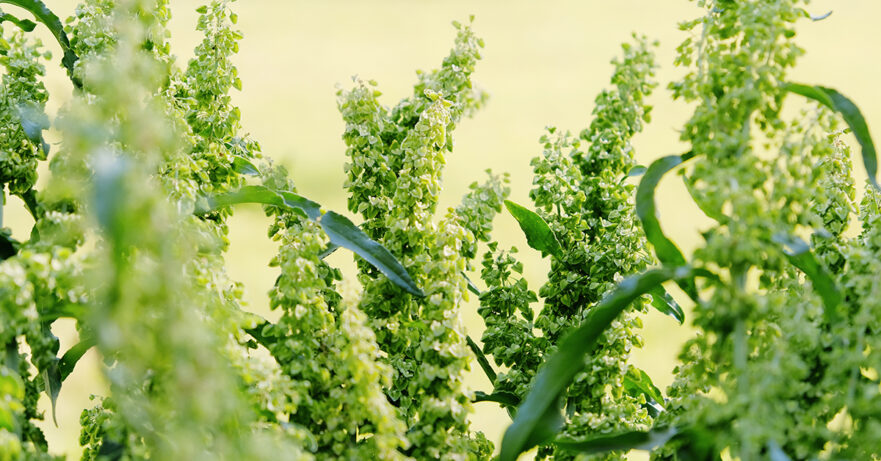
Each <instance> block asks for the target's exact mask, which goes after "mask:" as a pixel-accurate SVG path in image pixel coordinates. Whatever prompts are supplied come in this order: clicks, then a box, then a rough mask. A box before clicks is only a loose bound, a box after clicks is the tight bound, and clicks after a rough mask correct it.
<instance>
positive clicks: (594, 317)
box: [500, 267, 693, 461]
mask: <svg viewBox="0 0 881 461" xmlns="http://www.w3.org/2000/svg"><path fill="white" fill-rule="evenodd" d="M692 274H693V272H692V271H691V270H690V269H688V268H671V267H663V268H659V269H652V270H649V271H647V272H645V273H643V274H640V275H636V276H633V277H628V278H626V279H624V280H623V281H622V282H621V283H620V284H618V287H617V288H616V289H615V291H613V292H611V293H609V294H608V295H607V296H606V297H605V298H603V300H602V301H600V302H599V304H597V305H596V306H594V307H593V308H591V309H590V311H589V312H588V314H587V317H586V318H585V320H584V321H583V322H582V323H581V325H580V326H579V327H578V328H576V329H575V330H573V331H572V332H570V333H569V334H567V335H566V336H565V337H564V338H563V339H562V341H560V347H559V348H558V350H557V352H556V353H555V354H554V355H552V356H551V357H550V358H549V359H548V360H547V362H545V364H544V366H542V368H541V369H540V370H539V372H538V375H537V376H536V377H535V380H534V381H533V386H532V389H531V390H530V392H529V394H528V395H527V397H526V399H525V401H524V402H523V404H522V405H521V406H520V408H519V409H518V410H517V416H516V417H515V418H514V422H513V423H512V424H511V426H510V427H508V429H507V431H505V436H504V439H503V440H502V449H501V455H500V459H501V461H514V460H515V459H517V457H518V456H519V455H520V454H521V453H523V452H524V451H526V450H528V449H530V448H532V447H533V446H535V445H537V444H539V443H544V442H546V441H548V440H550V438H551V437H552V436H553V432H551V433H550V434H548V431H547V430H546V429H547V428H546V427H544V426H546V425H547V423H546V421H547V419H548V413H549V412H551V411H552V409H553V408H554V407H555V404H557V403H558V402H559V400H560V398H561V396H562V394H563V392H564V391H565V389H566V388H567V387H568V386H569V384H570V383H571V382H572V380H573V379H574V378H575V376H576V375H577V374H578V373H579V372H581V371H582V370H583V368H584V358H585V356H586V355H587V354H590V353H591V352H593V350H594V348H595V347H596V344H597V341H598V340H599V338H600V336H601V335H602V333H603V331H605V329H606V328H608V326H609V325H610V324H611V323H612V321H613V320H615V318H616V317H618V314H620V313H621V311H623V310H624V309H625V308H626V307H627V306H629V305H630V303H632V302H633V301H634V300H635V299H637V298H638V297H640V296H642V295H644V294H646V293H648V292H649V291H651V290H652V289H653V288H655V287H657V286H659V285H660V284H662V283H663V282H666V281H667V280H671V279H674V278H685V277H690V276H692ZM556 412H557V413H559V410H556ZM557 429H559V428H557ZM554 432H555V431H554ZM538 433H541V434H542V436H540V437H537V436H536V434H538Z"/></svg>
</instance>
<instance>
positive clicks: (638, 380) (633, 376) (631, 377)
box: [624, 366, 665, 404]
mask: <svg viewBox="0 0 881 461" xmlns="http://www.w3.org/2000/svg"><path fill="white" fill-rule="evenodd" d="M624 389H625V390H626V391H628V392H631V395H633V393H636V394H637V395H638V394H645V396H646V397H647V399H646V400H649V399H650V400H654V401H655V402H657V403H661V404H662V403H664V401H665V399H664V394H662V393H661V390H660V389H658V388H657V387H656V386H655V383H653V382H652V378H650V377H649V375H648V374H647V373H646V372H645V371H643V370H640V369H639V368H636V367H633V366H631V367H630V369H629V370H627V374H626V375H624Z"/></svg>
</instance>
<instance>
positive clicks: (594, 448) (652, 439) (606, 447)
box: [554, 427, 677, 454]
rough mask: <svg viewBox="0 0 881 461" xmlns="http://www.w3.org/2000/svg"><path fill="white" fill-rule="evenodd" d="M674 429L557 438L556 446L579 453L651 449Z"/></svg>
mask: <svg viewBox="0 0 881 461" xmlns="http://www.w3.org/2000/svg"><path fill="white" fill-rule="evenodd" d="M676 433H677V431H676V429H674V428H672V427H669V428H658V429H652V430H651V431H647V432H644V431H633V432H625V433H622V434H616V435H601V436H597V437H591V438H588V439H582V440H574V439H557V440H555V441H554V444H555V445H557V446H558V447H560V448H562V449H564V450H567V451H571V452H575V453H580V454H598V453H606V452H609V451H625V452H626V451H630V450H651V449H653V448H655V447H658V446H661V445H663V444H665V443H667V441H668V440H670V439H671V438H673V436H674V435H676Z"/></svg>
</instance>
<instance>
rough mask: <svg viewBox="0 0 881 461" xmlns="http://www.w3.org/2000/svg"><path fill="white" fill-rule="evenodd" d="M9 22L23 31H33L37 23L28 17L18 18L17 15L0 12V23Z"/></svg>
mask: <svg viewBox="0 0 881 461" xmlns="http://www.w3.org/2000/svg"><path fill="white" fill-rule="evenodd" d="M7 21H8V22H11V23H13V24H15V25H16V26H18V28H19V29H21V30H23V31H25V32H33V30H34V28H36V27H37V23H35V22H34V21H31V20H29V19H18V18H17V17H15V16H13V15H11V14H9V13H2V12H0V23H2V22H7Z"/></svg>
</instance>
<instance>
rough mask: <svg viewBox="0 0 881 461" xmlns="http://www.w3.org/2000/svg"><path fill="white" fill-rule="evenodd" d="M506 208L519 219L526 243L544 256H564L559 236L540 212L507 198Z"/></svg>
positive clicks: (518, 222)
mask: <svg viewBox="0 0 881 461" xmlns="http://www.w3.org/2000/svg"><path fill="white" fill-rule="evenodd" d="M505 208H507V209H508V212H509V213H511V216H513V217H514V219H516V220H517V224H519V225H520V229H521V230H523V233H524V234H526V243H527V244H528V245H529V246H530V247H532V248H534V249H536V250H538V251H540V252H541V253H542V256H546V255H552V256H555V257H557V258H562V257H563V250H562V248H561V247H560V242H559V241H558V240H557V236H556V235H554V231H552V230H551V228H550V226H548V223H547V222H545V220H544V219H542V217H541V216H539V215H538V213H536V212H534V211H532V210H530V209H528V208H526V207H523V206H521V205H518V204H516V203H514V202H512V201H510V200H505Z"/></svg>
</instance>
